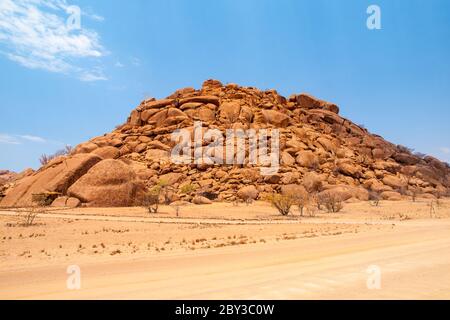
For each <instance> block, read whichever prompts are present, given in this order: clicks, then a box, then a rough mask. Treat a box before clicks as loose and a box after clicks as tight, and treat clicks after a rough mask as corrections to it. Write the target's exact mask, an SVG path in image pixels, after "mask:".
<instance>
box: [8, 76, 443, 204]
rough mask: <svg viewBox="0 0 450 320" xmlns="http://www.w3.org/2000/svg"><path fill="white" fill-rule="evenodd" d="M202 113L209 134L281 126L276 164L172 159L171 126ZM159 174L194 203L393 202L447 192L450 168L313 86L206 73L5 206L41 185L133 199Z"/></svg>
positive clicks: (22, 185)
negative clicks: (288, 199) (322, 197)
mask: <svg viewBox="0 0 450 320" xmlns="http://www.w3.org/2000/svg"><path fill="white" fill-rule="evenodd" d="M194 121H202V132H203V133H204V132H205V131H206V130H207V129H216V130H219V131H220V132H225V131H226V130H227V129H240V130H247V129H254V130H259V129H267V130H271V129H273V128H277V129H279V140H280V168H279V170H278V172H276V173H274V174H270V175H268V176H267V175H266V176H263V175H261V172H260V170H259V167H258V166H255V165H252V164H249V163H247V162H246V163H244V164H242V165H226V164H223V165H220V164H208V163H184V164H183V163H181V164H180V163H174V162H173V161H171V158H170V154H171V150H172V148H173V147H174V145H175V144H176V143H175V141H172V140H171V134H172V133H173V132H174V131H175V130H177V129H182V128H184V129H187V130H188V131H189V132H191V133H192V132H193V131H194ZM209 142H210V141H208V142H207V141H203V145H207V144H208V143H209ZM245 154H246V156H248V146H247V145H246V150H245ZM216 156H217V157H218V158H219V159H224V158H225V156H224V155H216ZM161 181H165V183H167V184H169V185H170V187H171V190H170V192H171V196H170V199H171V200H174V201H175V200H178V199H180V200H181V201H186V200H187V201H190V202H196V203H209V202H210V201H211V199H218V200H221V201H234V200H236V199H238V198H248V197H249V198H263V197H264V196H265V195H267V194H270V193H274V192H279V193H280V192H295V190H297V191H298V192H304V191H303V190H304V189H306V192H310V193H319V192H323V191H330V192H336V193H339V194H340V195H341V196H342V197H343V198H348V199H359V200H367V199H368V197H369V192H375V193H378V194H379V195H381V197H382V198H384V199H390V200H395V199H401V198H403V197H404V195H405V194H408V190H409V189H414V190H416V191H417V192H418V194H419V196H423V197H432V196H435V195H436V194H437V193H439V194H446V193H448V190H449V188H450V168H449V165H448V164H446V163H443V162H441V161H439V160H438V159H435V158H433V157H429V156H428V157H423V156H419V155H416V154H413V153H412V152H410V151H409V150H408V149H407V148H404V147H401V146H397V145H394V144H392V143H390V142H388V141H386V140H384V139H383V138H382V137H380V136H378V135H375V134H371V133H370V132H369V131H368V130H367V129H365V128H363V127H362V126H359V125H356V124H354V123H352V122H351V121H350V120H348V119H346V118H343V117H341V116H340V115H339V107H338V106H337V105H336V104H334V103H331V102H327V101H324V100H321V99H318V98H315V97H313V96H311V95H309V94H305V93H302V94H295V95H292V96H290V97H289V98H285V97H283V96H281V95H279V94H278V93H277V91H276V90H264V91H263V90H259V89H257V88H253V87H242V86H239V85H237V84H233V83H229V84H222V83H221V82H220V81H217V80H207V81H205V82H204V83H203V86H202V87H201V88H199V89H194V88H190V87H189V88H183V89H179V90H176V91H175V92H174V93H173V94H171V95H170V96H168V97H166V98H163V99H159V100H158V99H155V98H151V99H147V100H145V101H143V102H142V103H141V104H140V105H139V106H137V108H136V109H134V110H132V111H131V113H130V116H129V117H128V119H127V121H126V122H125V123H124V124H122V125H120V126H118V127H117V128H116V129H115V130H113V131H112V132H110V133H107V134H105V135H102V136H100V137H94V138H92V139H90V140H89V141H86V142H84V143H81V144H80V145H78V146H77V147H76V148H74V150H73V152H72V153H71V154H70V155H69V156H67V157H60V158H57V159H54V160H52V161H51V162H50V163H49V164H48V165H46V166H44V167H42V168H40V169H39V170H38V171H37V172H34V173H31V174H30V175H29V176H24V177H22V178H20V179H18V180H17V181H16V182H14V184H15V185H14V186H13V187H11V188H9V189H8V194H7V195H6V196H5V198H4V200H3V201H2V202H1V203H0V204H1V205H6V206H24V205H29V204H30V201H31V195H32V194H33V193H38V192H47V191H54V192H60V193H62V194H63V196H64V197H67V196H72V197H75V198H77V199H79V200H80V201H81V202H82V205H89V206H110V205H113V206H122V205H133V204H135V203H136V201H138V198H139V194H140V193H142V192H143V189H144V188H146V189H151V188H153V187H155V186H156V185H157V184H160V183H161ZM299 188H300V189H299ZM289 190H291V191H289ZM300 190H301V191H300ZM205 199H206V200H205ZM58 201H59V202H63V200H58ZM59 202H57V203H56V204H58V203H59Z"/></svg>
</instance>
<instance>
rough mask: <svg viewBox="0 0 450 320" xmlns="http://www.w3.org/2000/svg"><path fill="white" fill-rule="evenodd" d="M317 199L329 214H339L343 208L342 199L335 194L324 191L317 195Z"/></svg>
mask: <svg viewBox="0 0 450 320" xmlns="http://www.w3.org/2000/svg"><path fill="white" fill-rule="evenodd" d="M318 199H319V201H320V203H321V204H323V205H324V206H325V208H326V209H327V211H328V212H330V213H336V212H339V211H341V210H342V209H343V208H344V205H343V202H342V197H341V196H340V195H339V194H338V193H337V192H331V191H324V192H322V193H320V194H319V195H318Z"/></svg>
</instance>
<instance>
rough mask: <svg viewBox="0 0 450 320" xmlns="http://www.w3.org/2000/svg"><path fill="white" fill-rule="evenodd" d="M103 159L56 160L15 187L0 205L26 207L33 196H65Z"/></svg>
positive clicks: (83, 156) (91, 156) (87, 156)
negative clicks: (49, 193)
mask: <svg viewBox="0 0 450 320" xmlns="http://www.w3.org/2000/svg"><path fill="white" fill-rule="evenodd" d="M99 161H101V158H100V157H98V156H96V155H94V154H88V153H81V154H77V155H74V156H71V157H67V158H66V157H59V158H56V159H54V160H52V161H50V163H48V164H47V165H45V166H44V167H42V168H41V169H39V170H38V171H36V172H35V173H34V174H32V175H31V176H27V177H25V178H23V179H21V180H20V181H18V183H17V185H16V186H14V187H13V188H12V189H11V190H10V191H9V192H8V194H7V195H6V196H5V198H3V200H2V202H1V203H0V205H1V206H8V207H26V206H30V205H32V201H31V200H32V195H33V194H37V193H43V192H58V193H62V194H65V193H66V192H67V189H68V188H69V187H70V186H71V185H72V184H73V183H74V182H75V181H77V180H78V179H79V178H80V177H82V176H83V175H84V174H85V173H86V172H88V170H89V169H90V168H91V167H92V166H93V165H95V164H96V163H97V162H99Z"/></svg>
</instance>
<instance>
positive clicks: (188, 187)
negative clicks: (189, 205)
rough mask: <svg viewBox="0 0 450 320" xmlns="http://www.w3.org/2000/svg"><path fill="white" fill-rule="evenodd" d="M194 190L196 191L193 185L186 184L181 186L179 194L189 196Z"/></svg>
mask: <svg viewBox="0 0 450 320" xmlns="http://www.w3.org/2000/svg"><path fill="white" fill-rule="evenodd" d="M195 189H196V187H195V186H194V185H193V184H190V183H188V184H185V185H182V186H181V188H180V192H181V193H182V194H190V193H192V192H194V191H195Z"/></svg>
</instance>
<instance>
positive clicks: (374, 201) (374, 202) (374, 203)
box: [369, 191, 380, 207]
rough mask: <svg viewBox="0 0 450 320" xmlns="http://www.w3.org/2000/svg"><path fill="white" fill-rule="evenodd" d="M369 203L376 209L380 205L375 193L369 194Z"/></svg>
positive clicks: (378, 197) (378, 196)
mask: <svg viewBox="0 0 450 320" xmlns="http://www.w3.org/2000/svg"><path fill="white" fill-rule="evenodd" d="M369 201H370V204H371V205H372V206H373V207H378V206H379V205H380V195H379V194H378V193H377V192H374V191H371V192H369Z"/></svg>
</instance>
